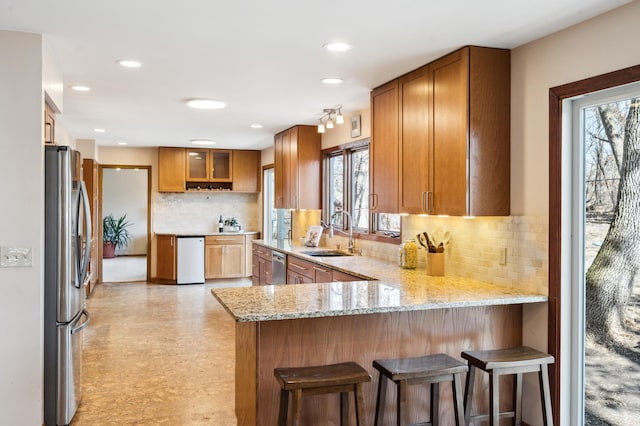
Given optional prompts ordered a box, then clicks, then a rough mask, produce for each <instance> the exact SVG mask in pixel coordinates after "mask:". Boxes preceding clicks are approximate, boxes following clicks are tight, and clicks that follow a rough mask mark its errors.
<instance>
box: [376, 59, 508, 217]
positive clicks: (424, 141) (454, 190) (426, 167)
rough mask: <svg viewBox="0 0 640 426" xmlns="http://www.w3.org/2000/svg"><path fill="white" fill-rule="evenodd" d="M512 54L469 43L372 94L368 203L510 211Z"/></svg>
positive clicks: (458, 212) (461, 212)
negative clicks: (467, 45) (369, 190)
mask: <svg viewBox="0 0 640 426" xmlns="http://www.w3.org/2000/svg"><path fill="white" fill-rule="evenodd" d="M509 108H510V52H509V51H508V50H503V49H492V48H484V47H465V48H462V49H460V50H457V51H455V52H453V53H451V54H449V55H447V56H445V57H443V58H441V59H438V60H436V61H434V62H432V63H430V64H428V65H425V66H423V67H421V68H419V69H417V70H415V71H412V72H410V73H408V74H405V75H404V76H402V77H400V78H398V79H396V80H393V81H391V82H389V83H387V84H385V85H383V86H380V87H378V88H377V89H374V90H373V91H372V92H371V113H372V128H371V136H372V137H371V148H370V149H371V157H372V159H371V178H370V179H371V182H370V184H371V194H372V195H371V208H372V211H377V212H384V213H396V212H397V213H410V214H420V213H428V214H443V215H452V216H467V215H469V216H502V215H509V212H510V198H509V196H510V194H509V192H510V182H509V179H510V168H509V165H510V158H509V156H510V154H509V152H510V150H509V144H510V136H509V116H510V113H509Z"/></svg>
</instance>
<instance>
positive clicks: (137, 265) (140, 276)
mask: <svg viewBox="0 0 640 426" xmlns="http://www.w3.org/2000/svg"><path fill="white" fill-rule="evenodd" d="M146 279H147V257H146V256H117V257H114V258H113V259H102V280H103V282H105V283H119V282H131V281H145V280H146Z"/></svg>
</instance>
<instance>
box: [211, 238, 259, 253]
mask: <svg viewBox="0 0 640 426" xmlns="http://www.w3.org/2000/svg"><path fill="white" fill-rule="evenodd" d="M215 241H235V240H234V239H233V238H216V239H215ZM260 253H262V252H260Z"/></svg>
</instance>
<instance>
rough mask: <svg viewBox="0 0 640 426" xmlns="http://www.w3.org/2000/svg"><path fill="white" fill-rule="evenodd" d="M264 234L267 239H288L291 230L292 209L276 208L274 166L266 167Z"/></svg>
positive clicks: (264, 177)
mask: <svg viewBox="0 0 640 426" xmlns="http://www.w3.org/2000/svg"><path fill="white" fill-rule="evenodd" d="M263 173H264V175H263V182H264V188H263V193H264V212H263V218H264V224H263V229H264V235H265V239H269V238H270V239H274V240H277V239H280V240H282V239H284V240H288V239H289V237H290V233H289V231H290V230H291V211H289V210H282V209H276V208H275V207H274V205H275V174H274V169H273V167H269V168H267V169H264V172H263Z"/></svg>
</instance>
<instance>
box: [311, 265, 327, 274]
mask: <svg viewBox="0 0 640 426" xmlns="http://www.w3.org/2000/svg"><path fill="white" fill-rule="evenodd" d="M313 269H314V270H316V271H320V272H325V273H327V272H329V271H328V270H326V269H322V268H318V267H317V266H314V267H313Z"/></svg>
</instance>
